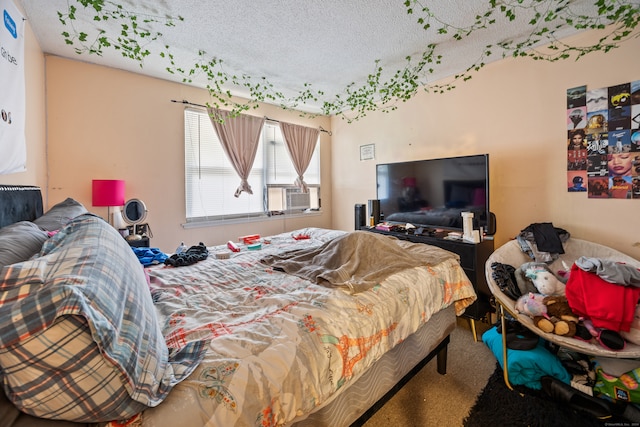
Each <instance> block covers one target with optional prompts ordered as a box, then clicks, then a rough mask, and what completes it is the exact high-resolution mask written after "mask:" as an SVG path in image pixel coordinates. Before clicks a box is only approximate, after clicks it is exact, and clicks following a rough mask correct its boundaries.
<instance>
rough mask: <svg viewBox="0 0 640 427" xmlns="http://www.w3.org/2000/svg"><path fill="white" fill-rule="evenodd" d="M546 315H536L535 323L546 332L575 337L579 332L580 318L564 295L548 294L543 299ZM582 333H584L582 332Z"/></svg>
mask: <svg viewBox="0 0 640 427" xmlns="http://www.w3.org/2000/svg"><path fill="white" fill-rule="evenodd" d="M542 302H543V304H544V305H545V307H546V310H547V314H546V316H536V317H534V319H533V323H534V324H535V325H536V326H537V327H538V328H540V329H542V330H543V331H544V332H547V333H553V334H555V335H561V336H564V337H573V336H575V335H576V333H578V330H579V327H580V326H579V324H578V322H579V321H580V318H579V317H578V316H576V315H575V314H574V313H573V311H571V307H570V306H569V303H568V302H567V298H566V297H564V296H546V297H544V299H543V300H542ZM580 335H583V333H581V334H580Z"/></svg>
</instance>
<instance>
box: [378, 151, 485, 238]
mask: <svg viewBox="0 0 640 427" xmlns="http://www.w3.org/2000/svg"><path fill="white" fill-rule="evenodd" d="M376 184H377V198H378V200H380V212H381V213H382V214H384V219H385V221H387V222H389V223H396V224H406V223H410V224H413V225H415V226H416V227H426V228H433V229H445V230H456V231H457V230H462V229H463V226H462V212H473V226H474V228H475V229H479V228H480V227H483V229H484V230H485V231H486V232H487V234H493V233H495V219H494V217H493V215H492V214H491V211H490V210H489V209H490V208H489V155H488V154H478V155H472V156H462V157H449V158H441V159H427V160H415V161H409V162H399V163H386V164H378V165H376Z"/></svg>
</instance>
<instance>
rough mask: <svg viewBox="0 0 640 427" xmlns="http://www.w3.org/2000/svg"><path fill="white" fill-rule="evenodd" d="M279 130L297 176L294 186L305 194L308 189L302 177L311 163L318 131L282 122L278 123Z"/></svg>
mask: <svg viewBox="0 0 640 427" xmlns="http://www.w3.org/2000/svg"><path fill="white" fill-rule="evenodd" d="M280 129H282V135H283V136H284V142H285V144H286V146H287V150H288V151H289V157H291V161H292V163H293V167H294V169H295V170H296V173H297V174H298V178H296V182H295V185H296V186H298V187H299V188H300V189H301V190H302V191H303V192H305V193H307V192H308V191H309V189H308V188H307V184H306V183H305V182H304V176H303V175H304V173H305V171H306V170H307V168H308V167H309V162H311V157H312V156H313V150H315V148H316V143H317V142H318V135H319V134H320V130H319V129H314V128H309V127H306V126H299V125H294V124H291V123H284V122H280Z"/></svg>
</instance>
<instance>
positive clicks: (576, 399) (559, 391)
mask: <svg viewBox="0 0 640 427" xmlns="http://www.w3.org/2000/svg"><path fill="white" fill-rule="evenodd" d="M540 382H541V383H542V389H543V390H544V391H545V393H547V394H548V395H549V397H551V398H552V399H554V400H556V401H557V402H561V403H567V404H569V406H571V407H572V408H573V409H575V410H576V411H580V412H585V413H588V414H590V415H591V416H593V417H596V418H598V419H600V420H604V419H607V418H611V417H612V414H611V409H610V407H609V405H608V404H607V402H606V401H605V400H603V399H600V398H597V397H593V396H589V395H588V394H586V393H583V392H581V391H580V390H577V389H575V388H573V387H571V386H570V385H569V384H565V383H563V382H562V381H560V380H559V379H557V378H554V377H551V376H548V375H545V376H544V377H542V378H540Z"/></svg>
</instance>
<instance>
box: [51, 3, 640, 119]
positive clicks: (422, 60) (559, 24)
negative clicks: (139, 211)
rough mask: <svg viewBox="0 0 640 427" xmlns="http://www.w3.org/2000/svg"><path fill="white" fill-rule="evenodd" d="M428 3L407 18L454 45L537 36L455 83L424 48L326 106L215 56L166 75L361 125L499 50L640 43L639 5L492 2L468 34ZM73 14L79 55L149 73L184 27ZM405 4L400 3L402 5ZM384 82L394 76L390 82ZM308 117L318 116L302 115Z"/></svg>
mask: <svg viewBox="0 0 640 427" xmlns="http://www.w3.org/2000/svg"><path fill="white" fill-rule="evenodd" d="M425 2H426V0H425V1H424V2H423V1H420V0H403V2H402V4H403V5H404V7H405V8H406V11H407V13H408V14H410V15H412V16H415V18H416V23H417V25H420V26H422V27H423V28H424V30H425V31H426V30H434V29H435V30H436V31H437V32H438V33H439V34H449V35H451V37H452V38H453V39H455V40H462V39H464V38H466V37H469V36H471V35H472V34H473V33H475V32H476V31H479V30H482V29H486V28H490V27H491V25H493V24H494V23H495V22H496V19H497V18H498V17H504V18H506V19H508V20H509V21H513V20H515V19H516V16H518V15H519V14H520V13H523V14H524V13H525V12H526V13H527V16H529V15H531V14H532V15H533V17H532V18H531V19H530V20H529V22H528V24H529V26H530V28H531V31H530V33H529V34H528V36H527V37H526V38H525V39H524V40H507V41H503V42H500V43H498V44H496V45H487V46H485V47H484V49H483V51H482V52H481V53H480V55H479V58H478V59H477V60H476V61H475V62H474V63H473V64H472V65H471V66H469V67H468V68H467V69H466V70H465V71H464V72H462V73H460V74H457V75H455V76H453V79H451V80H450V81H449V82H448V83H445V84H441V85H434V84H430V82H429V77H430V76H431V75H432V74H433V73H434V71H435V69H434V67H436V66H437V65H438V64H440V63H442V61H443V60H444V57H443V55H442V54H440V53H438V44H435V43H430V44H427V45H426V46H425V49H424V51H423V52H422V53H421V54H420V55H415V56H413V57H411V56H407V57H406V58H405V60H406V62H405V65H404V66H403V67H402V68H400V69H398V70H395V71H392V72H391V73H389V72H388V71H387V70H384V69H383V67H382V66H381V65H380V61H379V60H378V61H375V63H374V64H373V72H372V73H371V74H369V75H368V76H367V79H366V81H365V82H364V83H362V84H360V85H358V84H356V83H349V84H348V85H347V86H346V87H345V88H344V90H343V91H342V92H341V93H339V94H337V95H335V96H334V98H333V99H331V100H323V99H324V98H325V96H326V94H325V93H324V92H322V91H321V90H316V89H314V88H313V85H312V83H305V84H304V89H303V90H301V91H298V92H297V94H296V95H295V96H293V97H291V96H289V97H287V96H285V95H284V94H283V93H282V92H280V91H278V90H276V89H275V87H274V85H273V84H271V83H270V82H269V81H268V79H267V78H265V77H255V76H249V75H236V74H232V73H228V72H227V71H225V66H224V65H225V64H224V61H223V59H221V58H217V57H215V56H211V55H210V54H209V53H208V52H204V51H199V52H198V54H197V58H198V59H197V60H196V61H195V63H194V64H193V65H192V66H191V68H188V69H187V68H182V67H179V66H178V65H177V64H176V62H175V58H174V55H173V53H172V50H171V46H168V45H164V46H163V48H162V50H161V51H160V52H156V53H157V54H158V55H160V56H161V57H163V58H166V59H167V60H168V66H167V67H166V70H167V72H168V73H170V74H173V75H178V76H181V78H182V81H183V82H184V83H191V82H192V81H193V79H194V78H195V77H196V76H200V75H202V74H204V75H205V76H206V78H207V82H208V83H207V90H208V91H209V93H210V95H211V98H212V101H211V102H210V105H211V106H213V107H216V108H221V107H224V108H226V109H230V110H231V111H232V113H233V114H240V113H242V112H243V111H247V110H250V109H253V108H257V107H258V106H259V103H260V102H268V103H272V104H277V105H280V106H281V107H282V108H284V109H289V110H295V109H297V108H298V107H300V106H302V105H304V104H305V103H307V102H310V101H311V102H318V101H321V102H322V114H324V115H337V116H340V117H342V118H343V119H345V120H347V121H349V122H351V121H354V120H357V119H359V118H362V117H364V116H366V115H367V113H368V112H370V111H382V112H389V111H392V110H395V109H396V108H397V105H398V102H399V101H402V102H404V101H407V100H409V99H411V98H412V97H413V96H414V95H416V93H417V92H418V91H419V90H425V91H427V92H436V93H443V92H446V91H450V90H452V89H454V88H455V87H456V86H455V85H456V83H457V82H459V81H466V80H468V79H470V78H472V76H473V73H474V72H477V71H478V70H480V69H481V68H482V67H484V66H485V60H486V59H487V58H488V57H489V56H491V55H492V53H493V51H494V50H500V51H501V52H502V56H503V57H508V56H513V57H530V58H533V59H535V60H545V61H558V60H561V59H568V58H575V59H579V58H581V57H582V56H584V55H587V54H588V53H591V52H608V51H609V50H611V49H614V48H616V47H617V46H618V45H619V44H620V43H621V42H623V41H625V40H627V39H629V38H631V37H638V36H639V35H640V33H638V32H636V31H635V30H636V28H637V27H638V24H640V3H638V2H629V1H619V0H595V1H594V6H595V7H596V10H597V13H596V14H594V15H593V16H587V15H580V14H576V13H574V11H573V10H572V8H571V3H572V0H502V1H498V0H488V1H487V8H486V11H485V13H483V14H480V15H477V16H476V17H475V21H474V22H473V23H472V24H470V25H468V26H466V27H455V26H453V25H451V24H449V23H447V22H444V21H443V20H441V19H440V18H439V17H438V16H436V15H435V14H434V13H433V12H432V11H431V9H430V8H429V7H428V6H426V5H425V4H424V3H425ZM67 4H68V10H66V11H64V12H60V11H59V12H58V19H59V20H60V22H61V23H62V24H63V25H65V26H66V27H67V28H68V29H69V31H64V32H63V33H62V36H63V37H64V38H65V42H66V43H67V44H69V45H72V46H74V48H75V50H76V52H77V53H78V54H95V55H102V54H103V52H104V51H105V50H106V49H115V50H116V51H118V52H120V53H121V54H122V56H124V57H126V58H129V59H131V60H133V61H136V62H138V63H139V65H140V66H141V67H142V66H143V65H144V60H145V58H146V57H148V56H149V55H151V54H152V52H151V51H150V50H149V46H151V45H152V44H153V42H156V41H161V40H162V33H161V32H159V31H156V30H153V29H152V28H158V27H160V28H162V27H167V28H169V27H174V26H176V25H179V23H180V22H182V21H183V18H182V17H181V16H153V15H147V14H144V13H139V12H136V11H131V10H127V9H126V6H125V5H122V4H120V3H118V2H117V1H115V0H113V1H111V0H68V2H67ZM398 5H399V7H400V6H401V5H400V0H398ZM79 7H82V8H83V9H82V13H89V14H92V15H93V16H92V19H93V21H95V22H96V25H95V28H93V29H92V31H95V33H93V34H89V33H86V32H84V31H80V30H78V29H76V26H75V22H76V20H77V16H78V14H79V13H80V12H79ZM106 21H116V22H118V23H119V28H120V32H119V33H118V34H107V33H106V32H105V30H102V29H100V23H101V22H106ZM566 28H574V29H577V30H588V29H591V30H603V31H602V35H601V37H600V39H599V40H598V42H597V43H596V44H594V45H590V46H572V45H568V44H566V43H565V42H563V41H562V40H560V39H558V38H556V35H557V33H558V32H559V31H560V30H561V29H566ZM541 45H546V47H545V49H544V51H539V50H536V46H541ZM383 75H390V76H391V77H389V78H386V79H384V78H383ZM232 87H237V88H243V89H244V90H246V91H248V93H249V97H248V99H247V100H246V101H239V100H238V98H234V97H233V95H232V92H231V89H230V88H232ZM300 114H301V115H304V116H314V115H316V114H313V113H305V112H301V113H300Z"/></svg>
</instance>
